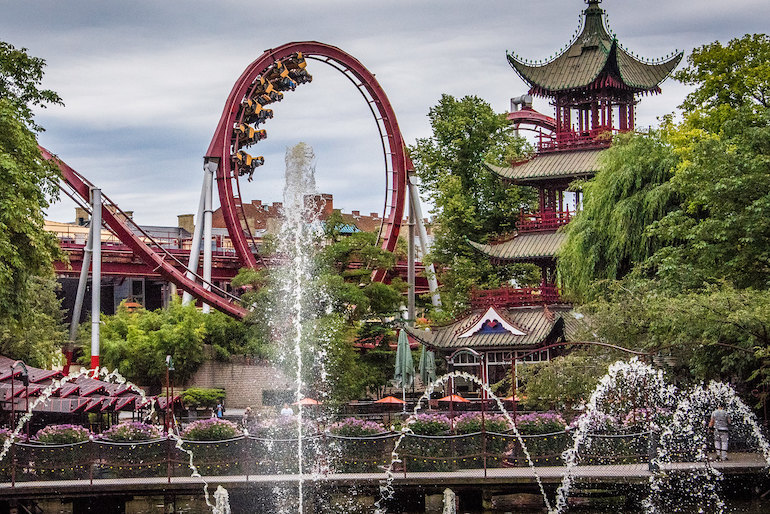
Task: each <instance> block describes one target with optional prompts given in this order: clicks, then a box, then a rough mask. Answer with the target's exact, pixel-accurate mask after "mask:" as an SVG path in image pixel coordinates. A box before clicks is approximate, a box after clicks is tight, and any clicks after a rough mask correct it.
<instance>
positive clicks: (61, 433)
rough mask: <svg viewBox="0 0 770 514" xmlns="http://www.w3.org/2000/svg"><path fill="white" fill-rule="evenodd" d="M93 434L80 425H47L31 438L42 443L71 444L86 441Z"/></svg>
mask: <svg viewBox="0 0 770 514" xmlns="http://www.w3.org/2000/svg"><path fill="white" fill-rule="evenodd" d="M92 435H93V434H92V433H91V431H90V430H88V429H87V428H85V427H81V426H80V425H48V426H47V427H45V428H41V429H40V430H38V431H37V434H35V436H34V437H33V438H32V439H33V440H34V441H37V442H38V443H42V444H71V443H82V442H83V441H88V440H89V439H90V438H91V436H92Z"/></svg>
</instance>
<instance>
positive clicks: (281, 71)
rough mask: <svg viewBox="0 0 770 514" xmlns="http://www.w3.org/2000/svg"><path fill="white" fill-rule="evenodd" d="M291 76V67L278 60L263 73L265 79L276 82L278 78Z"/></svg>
mask: <svg viewBox="0 0 770 514" xmlns="http://www.w3.org/2000/svg"><path fill="white" fill-rule="evenodd" d="M288 76H289V69H288V68H287V67H286V66H284V65H283V62H282V61H278V62H276V63H275V64H273V65H272V66H270V67H269V68H268V69H267V71H265V72H264V73H263V74H262V77H264V79H265V80H267V81H268V82H270V83H273V82H275V81H276V80H278V79H280V78H283V77H288Z"/></svg>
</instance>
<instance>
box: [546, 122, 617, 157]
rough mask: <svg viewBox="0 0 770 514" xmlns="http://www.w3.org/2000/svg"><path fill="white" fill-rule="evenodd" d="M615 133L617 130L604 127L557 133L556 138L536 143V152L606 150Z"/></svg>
mask: <svg viewBox="0 0 770 514" xmlns="http://www.w3.org/2000/svg"><path fill="white" fill-rule="evenodd" d="M617 133H618V130H617V129H613V128H610V127H604V126H600V127H597V128H595V129H591V130H583V131H576V130H567V131H564V132H557V133H556V137H551V138H541V139H540V140H539V141H538V143H537V150H538V152H540V153H547V152H563V151H569V150H596V149H601V148H607V147H608V146H610V144H611V143H612V136H613V135H614V134H617Z"/></svg>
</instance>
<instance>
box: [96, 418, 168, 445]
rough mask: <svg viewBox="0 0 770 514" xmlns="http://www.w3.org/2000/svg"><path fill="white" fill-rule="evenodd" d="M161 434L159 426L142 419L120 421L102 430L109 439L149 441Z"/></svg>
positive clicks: (103, 435)
mask: <svg viewBox="0 0 770 514" xmlns="http://www.w3.org/2000/svg"><path fill="white" fill-rule="evenodd" d="M160 435H161V433H160V430H159V429H158V427H156V426H154V425H148V424H147V423H142V422H140V421H127V422H123V423H118V424H117V425H113V426H111V427H110V428H109V429H107V430H105V431H104V432H102V437H103V438H104V439H107V440H109V441H148V440H150V439H158V438H159V437H160Z"/></svg>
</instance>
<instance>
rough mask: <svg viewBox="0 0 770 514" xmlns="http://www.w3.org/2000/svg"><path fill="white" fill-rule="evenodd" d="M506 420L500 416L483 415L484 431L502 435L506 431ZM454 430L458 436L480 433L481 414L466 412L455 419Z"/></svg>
mask: <svg viewBox="0 0 770 514" xmlns="http://www.w3.org/2000/svg"><path fill="white" fill-rule="evenodd" d="M509 428H510V426H509V425H508V420H506V419H505V417H504V416H503V415H502V414H485V415H484V430H486V431H488V432H497V433H502V432H505V431H506V430H508V429H509ZM455 430H457V433H458V434H472V433H475V432H481V413H480V412H466V413H465V414H462V415H461V416H457V417H456V418H455Z"/></svg>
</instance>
